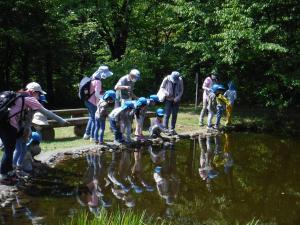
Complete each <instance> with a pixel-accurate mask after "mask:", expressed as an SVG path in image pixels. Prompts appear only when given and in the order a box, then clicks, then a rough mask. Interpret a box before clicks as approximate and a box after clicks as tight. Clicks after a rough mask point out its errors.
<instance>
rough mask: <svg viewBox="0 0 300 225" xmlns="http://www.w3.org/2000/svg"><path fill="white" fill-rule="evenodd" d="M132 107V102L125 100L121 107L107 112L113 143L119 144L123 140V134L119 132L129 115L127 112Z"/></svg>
mask: <svg viewBox="0 0 300 225" xmlns="http://www.w3.org/2000/svg"><path fill="white" fill-rule="evenodd" d="M132 109H134V104H133V102H132V101H126V102H124V103H123V105H122V106H121V107H118V108H115V109H114V110H113V111H112V112H111V113H110V114H109V122H110V127H111V129H112V131H113V133H114V135H115V140H114V143H115V144H121V143H123V142H124V140H123V135H122V133H121V128H122V126H124V123H125V121H126V120H128V117H129V116H130V115H129V113H130V112H131V110H132Z"/></svg>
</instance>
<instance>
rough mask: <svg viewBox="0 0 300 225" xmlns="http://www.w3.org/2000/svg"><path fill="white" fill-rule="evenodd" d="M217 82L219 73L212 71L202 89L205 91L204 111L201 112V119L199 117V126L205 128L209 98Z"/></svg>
mask: <svg viewBox="0 0 300 225" xmlns="http://www.w3.org/2000/svg"><path fill="white" fill-rule="evenodd" d="M216 81H217V73H216V72H215V71H212V72H211V73H210V75H209V76H208V77H206V78H205V80H204V82H203V85H202V89H203V101H202V110H201V112H200V117H199V125H200V126H204V123H203V119H204V114H205V112H206V110H207V109H208V108H207V106H208V96H209V93H210V92H211V87H212V85H213V84H214V83H216Z"/></svg>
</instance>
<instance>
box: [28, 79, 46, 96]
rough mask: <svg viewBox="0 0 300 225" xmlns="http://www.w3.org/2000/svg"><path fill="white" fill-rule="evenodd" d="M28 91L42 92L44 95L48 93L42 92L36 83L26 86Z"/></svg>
mask: <svg viewBox="0 0 300 225" xmlns="http://www.w3.org/2000/svg"><path fill="white" fill-rule="evenodd" d="M26 89H27V90H29V91H34V92H40V93H42V94H44V95H46V94H47V93H46V92H45V91H43V90H42V88H41V85H39V84H38V83H36V82H30V83H28V84H27V85H26Z"/></svg>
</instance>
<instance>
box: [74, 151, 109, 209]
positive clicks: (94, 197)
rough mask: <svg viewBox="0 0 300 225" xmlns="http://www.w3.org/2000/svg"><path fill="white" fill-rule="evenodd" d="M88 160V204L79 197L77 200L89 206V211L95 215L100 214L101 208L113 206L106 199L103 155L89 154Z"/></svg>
mask: <svg viewBox="0 0 300 225" xmlns="http://www.w3.org/2000/svg"><path fill="white" fill-rule="evenodd" d="M86 159H87V172H86V174H85V178H86V191H85V194H86V197H87V204H85V203H83V202H82V201H81V200H80V199H79V197H78V198H77V200H78V201H79V203H80V204H81V205H83V206H85V205H87V206H88V207H89V210H90V211H91V212H93V213H98V209H99V207H100V206H102V207H105V208H106V207H110V206H111V204H110V202H109V201H108V200H106V199H105V193H104V189H105V188H106V186H105V183H106V181H105V171H104V167H103V155H102V154H101V153H100V154H95V153H92V154H88V155H87V156H86Z"/></svg>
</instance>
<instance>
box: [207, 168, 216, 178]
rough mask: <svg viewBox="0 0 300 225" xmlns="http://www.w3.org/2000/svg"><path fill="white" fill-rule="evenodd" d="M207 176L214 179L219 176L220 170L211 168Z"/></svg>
mask: <svg viewBox="0 0 300 225" xmlns="http://www.w3.org/2000/svg"><path fill="white" fill-rule="evenodd" d="M207 176H208V177H209V178H210V179H214V178H216V177H217V176H218V172H217V171H215V170H209V171H208V173H207Z"/></svg>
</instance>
